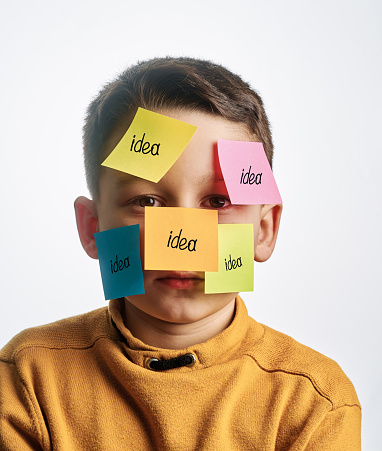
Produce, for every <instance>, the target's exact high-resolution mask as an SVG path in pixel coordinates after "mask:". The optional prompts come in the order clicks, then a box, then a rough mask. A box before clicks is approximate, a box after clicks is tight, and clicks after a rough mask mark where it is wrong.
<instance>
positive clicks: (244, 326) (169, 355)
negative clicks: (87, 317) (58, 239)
mask: <svg viewBox="0 0 382 451" xmlns="http://www.w3.org/2000/svg"><path fill="white" fill-rule="evenodd" d="M122 309H123V299H112V300H111V301H110V303H109V314H110V316H111V318H112V321H113V322H114V324H115V327H116V328H117V329H118V331H119V333H120V335H121V338H122V341H123V342H124V350H125V352H126V354H127V357H128V358H129V359H130V360H131V361H132V362H133V363H135V364H136V365H139V366H141V367H146V362H147V360H148V359H150V358H154V359H159V360H168V359H174V358H176V357H180V356H182V355H184V354H188V353H191V354H193V355H194V356H195V359H196V363H195V365H194V366H192V367H181V368H176V369H173V370H170V371H183V372H184V371H195V370H197V369H202V368H207V367H210V366H212V365H214V364H217V363H219V364H222V363H224V362H228V361H232V360H233V359H235V358H238V357H240V355H243V354H245V353H246V350H249V349H251V348H252V347H253V345H254V343H255V342H256V341H258V340H259V339H260V338H261V337H262V335H263V332H264V331H263V327H262V326H261V324H259V323H257V322H256V321H254V320H253V319H252V318H250V317H249V316H248V312H247V309H246V307H245V304H244V302H243V300H242V299H241V298H240V296H237V297H236V309H235V316H234V318H233V320H232V322H231V324H230V325H229V326H228V327H227V328H226V329H224V330H223V331H222V332H220V333H219V334H218V335H216V336H214V337H212V338H210V339H209V340H207V341H206V342H204V343H198V344H195V345H192V346H189V347H187V348H184V349H176V350H173V349H162V348H156V347H154V346H149V345H147V344H145V343H143V342H142V341H141V340H139V339H138V338H136V337H134V336H133V335H132V334H131V332H130V331H129V329H127V328H126V327H125V325H124V323H123V319H122Z"/></svg>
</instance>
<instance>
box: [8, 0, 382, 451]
mask: <svg viewBox="0 0 382 451" xmlns="http://www.w3.org/2000/svg"><path fill="white" fill-rule="evenodd" d="M139 5H142V6H139ZM381 5H382V4H381V2H378V1H377V0H375V1H372V0H362V1H361V0H359V1H349V0H348V1H345V0H343V1H334V0H321V1H320V2H318V1H316V0H315V1H313V0H311V1H303V0H301V1H296V0H290V1H288V2H286V1H283V0H280V1H267V2H264V1H243V0H236V1H234V2H232V0H229V1H222V0H220V1H205V0H204V1H199V0H197V1H195V0H194V1H192V2H180V1H165V0H162V1H160V2H158V1H146V2H132V1H128V0H125V1H123V0H108V1H107V2H106V1H96V0H91V1H90V0H88V1H85V0H82V1H80V0H76V1H74V0H70V1H62V2H61V1H48V0H35V1H34V2H30V1H27V0H22V1H18V2H12V3H11V2H6V1H4V0H1V2H0V17H1V27H0V40H1V43H2V44H1V50H0V52H1V53H0V56H1V71H0V80H1V102H0V109H1V111H0V121H1V122H0V124H1V140H0V143H1V163H0V165H1V166H0V167H1V178H0V195H1V222H0V232H1V234H0V255H1V260H0V262H1V273H0V274H1V287H2V300H1V313H0V347H1V346H3V345H4V344H5V343H6V342H7V341H8V340H9V339H10V338H11V337H12V336H13V335H14V334H16V333H17V332H19V331H20V330H22V329H24V328H26V327H30V326H35V325H39V324H44V323H47V322H51V321H54V320H57V319H60V318H63V317H67V316H71V315H75V314H79V313H82V312H85V311H89V310H92V309H95V308H98V307H101V306H104V305H105V301H104V300H103V292H102V285H101V279H100V275H99V268H98V262H97V261H93V260H91V259H89V258H88V257H87V255H86V254H85V252H84V251H83V250H82V247H81V245H80V242H79V239H78V237H77V231H76V227H75V220H74V213H73V201H74V199H75V197H76V196H78V195H80V194H87V189H86V185H85V179H84V170H83V167H82V145H81V128H82V124H83V117H84V113H85V109H86V107H87V105H88V103H89V102H90V100H91V99H92V98H93V97H94V96H95V95H96V93H97V92H98V90H99V89H100V87H101V86H102V84H104V83H105V82H106V81H109V80H111V79H112V78H113V77H114V76H115V75H116V74H117V73H118V72H119V71H121V70H123V69H124V68H125V67H126V66H127V65H129V64H132V63H135V62H137V61H138V60H142V59H147V58H150V57H154V56H164V55H171V56H182V55H184V56H193V57H199V58H207V59H212V60H213V61H215V62H217V63H221V64H223V65H225V66H227V67H228V68H229V69H231V70H233V71H234V72H236V73H238V74H240V75H241V76H242V77H243V78H244V79H245V80H246V81H248V82H250V83H251V85H252V86H253V87H254V88H255V89H256V90H258V91H259V93H260V94H261V95H262V97H263V100H264V103H265V106H266V109H267V112H268V115H269V119H270V121H271V124H272V128H273V136H274V142H275V163H274V172H275V176H276V180H277V183H278V186H279V189H280V192H281V195H282V197H283V200H284V212H283V218H282V223H281V230H280V234H279V239H278V244H277V246H276V250H275V253H274V255H273V257H272V258H271V260H270V261H269V262H267V263H264V264H257V266H256V267H255V291H254V293H247V294H245V295H244V299H245V300H246V303H247V306H248V308H249V311H250V314H251V316H253V317H254V318H255V319H256V320H258V321H260V322H263V323H265V324H267V325H269V326H270V327H273V328H275V329H278V330H280V331H282V332H284V333H287V334H289V335H292V336H293V337H294V338H295V339H297V340H298V341H301V342H302V343H304V344H306V345H308V346H311V347H313V348H315V349H317V350H318V351H320V352H322V353H324V354H326V355H328V356H329V357H332V358H333V359H335V360H336V361H337V362H338V363H339V364H340V365H341V366H342V368H343V369H344V371H345V372H346V373H347V375H348V376H349V377H350V379H351V380H352V382H353V383H354V385H355V387H356V390H357V392H358V395H359V398H360V401H361V404H362V406H363V449H365V450H377V449H380V439H378V437H379V432H380V431H379V430H380V417H381V416H380V405H381V404H382V395H381V392H380V391H377V390H378V389H379V388H380V385H381V381H382V358H381V350H380V346H381V344H382V332H381V330H382V328H381V327H380V315H381V313H382V311H381V307H380V304H381V301H382V290H381V286H380V283H379V281H380V270H381V263H380V254H381V251H382V240H381V235H380V233H381V217H382V214H381V208H380V205H381V202H380V196H381V194H382V184H381V177H380V171H381V163H382V158H381V150H382V149H381V138H380V135H379V132H380V129H381V123H382V114H381V105H382V95H381V94H382V91H381V80H382V63H381V55H382V31H381V30H382V19H381V17H382V16H381V13H382V6H381ZM0 383H1V382H0Z"/></svg>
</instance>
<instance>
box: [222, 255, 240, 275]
mask: <svg viewBox="0 0 382 451" xmlns="http://www.w3.org/2000/svg"><path fill="white" fill-rule="evenodd" d="M224 263H225V270H226V271H231V269H236V268H240V267H241V266H243V265H242V263H241V257H238V258H237V259H236V260H235V259H234V258H231V254H229V259H228V262H227V259H226V258H225V259H224Z"/></svg>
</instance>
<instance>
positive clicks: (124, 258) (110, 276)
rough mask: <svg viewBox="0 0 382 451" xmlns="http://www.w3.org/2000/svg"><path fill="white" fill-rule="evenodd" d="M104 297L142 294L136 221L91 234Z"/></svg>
mask: <svg viewBox="0 0 382 451" xmlns="http://www.w3.org/2000/svg"><path fill="white" fill-rule="evenodd" d="M94 238H95V241H96V245H97V251H98V258H99V266H100V269H101V277H102V284H103V291H104V293H105V299H115V298H121V297H123V296H130V295H133V294H143V293H144V292H145V290H144V284H143V273H142V265H141V253H140V244H139V224H134V225H131V226H126V227H119V228H117V229H110V230H105V231H104V232H99V233H95V234H94Z"/></svg>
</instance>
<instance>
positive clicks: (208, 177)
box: [114, 172, 224, 190]
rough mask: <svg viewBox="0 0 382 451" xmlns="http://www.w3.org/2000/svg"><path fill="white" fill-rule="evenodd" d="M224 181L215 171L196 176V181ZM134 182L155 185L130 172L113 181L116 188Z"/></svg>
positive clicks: (202, 182) (201, 182)
mask: <svg viewBox="0 0 382 451" xmlns="http://www.w3.org/2000/svg"><path fill="white" fill-rule="evenodd" d="M219 182H224V178H223V176H222V175H220V174H216V172H209V173H208V174H204V175H202V176H201V177H199V178H197V183H200V184H204V183H219ZM136 183H150V184H154V185H156V183H155V182H152V181H151V180H147V179H144V178H140V177H135V176H131V175H130V174H126V176H123V177H119V178H117V179H116V180H115V182H114V187H115V188H116V189H117V190H118V189H121V188H125V187H127V186H131V185H134V184H136Z"/></svg>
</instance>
